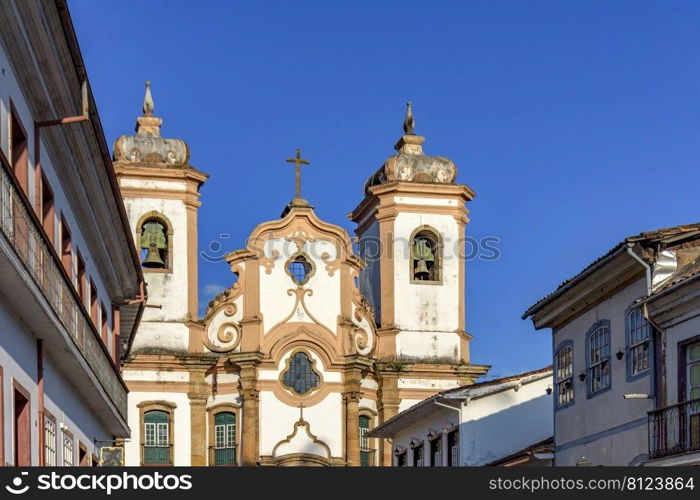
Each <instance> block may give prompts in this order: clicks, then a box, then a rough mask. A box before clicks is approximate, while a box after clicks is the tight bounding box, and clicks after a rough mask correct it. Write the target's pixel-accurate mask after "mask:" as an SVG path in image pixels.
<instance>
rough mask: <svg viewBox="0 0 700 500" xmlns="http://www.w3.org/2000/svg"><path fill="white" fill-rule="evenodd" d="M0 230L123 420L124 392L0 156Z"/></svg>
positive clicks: (66, 279) (72, 289) (14, 180)
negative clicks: (0, 164)
mask: <svg viewBox="0 0 700 500" xmlns="http://www.w3.org/2000/svg"><path fill="white" fill-rule="evenodd" d="M0 163H2V168H0V231H1V232H2V234H3V235H4V236H5V238H6V239H7V241H9V243H10V245H11V246H12V248H13V249H14V251H15V253H16V254H17V256H18V257H19V259H20V260H21V261H22V263H23V264H24V266H25V267H26V269H27V271H28V272H29V274H30V275H31V276H32V278H33V280H34V282H35V283H36V284H37V285H38V287H39V288H40V289H41V291H42V293H43V295H44V297H45V298H46V300H47V301H48V303H49V305H50V307H51V308H52V309H53V312H54V313H55V314H56V316H57V317H58V319H59V320H60V323H61V324H62V325H63V326H64V327H65V329H66V330H67V331H68V333H69V335H70V337H71V338H72V340H73V342H74V343H75V345H76V346H77V347H78V350H79V351H80V353H81V354H82V355H83V357H84V358H85V361H86V362H87V364H88V365H89V366H90V368H91V369H92V371H93V373H94V376H95V378H96V379H97V380H99V383H100V384H101V386H102V388H103V389H104V390H105V392H106V393H107V395H108V396H109V398H111V400H112V402H113V403H114V405H115V406H116V408H117V410H118V411H119V413H120V414H121V416H122V418H126V408H127V391H126V387H125V386H124V384H123V382H122V380H121V378H120V377H119V375H118V374H117V370H116V368H115V367H114V365H113V363H112V360H111V359H110V357H109V353H108V352H107V351H106V348H105V347H104V346H103V344H102V340H101V338H100V335H99V333H98V332H97V330H96V329H95V327H94V326H93V324H92V321H91V320H90V317H89V316H88V314H87V311H86V310H85V308H84V307H82V306H81V305H80V302H79V299H78V297H77V293H76V292H75V289H74V288H73V284H72V283H71V282H70V280H69V279H68V278H67V275H66V274H65V272H64V271H63V269H62V267H61V264H60V260H59V257H58V255H57V254H56V252H55V250H54V249H53V248H52V247H51V246H50V243H49V242H48V240H47V237H46V233H45V232H44V230H43V228H42V227H41V225H40V223H39V221H38V219H37V217H36V215H34V212H33V209H32V207H31V206H29V202H28V201H27V199H26V197H25V196H24V194H23V193H21V192H20V190H19V188H18V186H17V181H16V179H15V177H14V174H13V173H12V171H11V169H10V166H9V165H8V164H7V161H6V160H5V158H4V157H3V156H2V155H0Z"/></svg>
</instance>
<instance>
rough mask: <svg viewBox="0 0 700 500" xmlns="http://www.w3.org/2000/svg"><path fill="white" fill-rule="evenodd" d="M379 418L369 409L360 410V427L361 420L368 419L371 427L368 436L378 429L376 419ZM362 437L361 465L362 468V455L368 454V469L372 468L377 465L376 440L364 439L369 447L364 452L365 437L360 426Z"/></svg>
mask: <svg viewBox="0 0 700 500" xmlns="http://www.w3.org/2000/svg"><path fill="white" fill-rule="evenodd" d="M376 416H377V413H376V412H375V411H374V410H372V409H370V408H367V407H362V408H359V414H358V426H359V423H360V422H359V420H360V419H361V418H367V420H368V422H369V427H367V434H368V433H369V432H371V431H372V429H374V427H376V421H375V417H376ZM359 431H360V435H359V441H360V442H359V447H360V465H361V466H362V453H363V452H364V453H367V462H368V463H367V465H366V467H372V466H374V465H377V448H376V441H375V439H374V438H370V437H366V436H365V437H364V439H365V440H366V441H365V442H366V444H367V447H366V448H365V449H364V450H363V448H362V444H363V435H362V427H361V426H360V428H359Z"/></svg>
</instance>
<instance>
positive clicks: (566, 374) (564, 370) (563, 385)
mask: <svg viewBox="0 0 700 500" xmlns="http://www.w3.org/2000/svg"><path fill="white" fill-rule="evenodd" d="M573 374H574V352H573V349H572V348H571V346H564V347H562V348H561V349H559V351H557V355H556V373H555V377H556V380H555V381H556V386H557V406H566V405H567V404H569V403H571V402H572V401H573V400H574V382H573Z"/></svg>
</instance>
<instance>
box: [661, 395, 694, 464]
mask: <svg viewBox="0 0 700 500" xmlns="http://www.w3.org/2000/svg"><path fill="white" fill-rule="evenodd" d="M691 451H700V399H694V400H692V401H686V402H684V403H679V404H676V405H673V406H667V407H666V408H660V409H658V410H653V411H650V412H649V458H650V459H655V458H664V457H669V456H673V455H680V454H682V453H688V452H691Z"/></svg>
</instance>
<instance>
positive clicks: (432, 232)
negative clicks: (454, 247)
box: [408, 224, 443, 285]
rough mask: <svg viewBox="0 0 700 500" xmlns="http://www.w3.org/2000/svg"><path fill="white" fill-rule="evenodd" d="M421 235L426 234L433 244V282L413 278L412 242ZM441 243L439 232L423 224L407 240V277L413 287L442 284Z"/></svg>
mask: <svg viewBox="0 0 700 500" xmlns="http://www.w3.org/2000/svg"><path fill="white" fill-rule="evenodd" d="M422 233H428V235H427V236H426V237H428V238H431V239H432V240H433V241H434V242H435V252H434V253H435V263H434V264H433V265H434V268H435V274H436V276H437V279H434V280H419V279H416V278H415V275H414V271H415V267H414V265H413V242H414V241H415V239H416V238H417V237H419V236H421V234H422ZM442 263H443V242H442V235H441V234H440V231H438V230H437V229H435V228H434V227H432V226H429V225H427V224H423V225H422V226H418V227H417V228H415V229H414V230H413V232H412V233H411V237H410V238H409V239H408V276H409V279H410V283H411V284H413V285H442V284H443V264H442Z"/></svg>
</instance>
